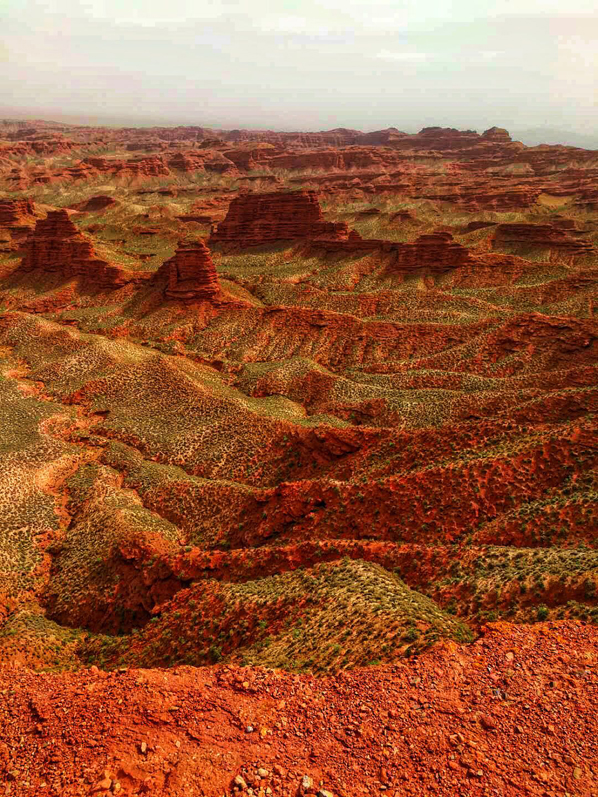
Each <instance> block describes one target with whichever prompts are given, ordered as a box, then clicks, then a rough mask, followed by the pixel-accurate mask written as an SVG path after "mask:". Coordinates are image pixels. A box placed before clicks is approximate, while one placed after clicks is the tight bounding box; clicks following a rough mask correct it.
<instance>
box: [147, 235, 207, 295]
mask: <svg viewBox="0 0 598 797" xmlns="http://www.w3.org/2000/svg"><path fill="white" fill-rule="evenodd" d="M154 280H155V281H156V282H157V283H161V282H165V283H166V285H165V288H164V295H165V296H166V298H168V299H176V300H177V301H180V302H184V303H191V302H199V301H210V302H215V301H217V300H218V298H219V296H220V293H221V291H220V286H219V284H218V275H217V274H216V269H215V267H214V263H213V262H212V258H211V255H210V250H209V249H208V247H207V246H206V244H205V243H204V242H203V241H202V240H197V241H181V242H180V243H179V245H178V248H177V251H176V254H175V255H174V257H171V258H170V259H169V260H166V261H165V262H164V263H163V264H162V266H161V267H160V269H159V270H158V271H157V273H156V276H155V278H154Z"/></svg>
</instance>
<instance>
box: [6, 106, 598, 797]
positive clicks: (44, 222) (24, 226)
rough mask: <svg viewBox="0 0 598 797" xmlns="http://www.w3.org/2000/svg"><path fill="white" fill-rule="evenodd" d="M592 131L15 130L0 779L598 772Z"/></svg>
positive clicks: (143, 788)
mask: <svg viewBox="0 0 598 797" xmlns="http://www.w3.org/2000/svg"><path fill="white" fill-rule="evenodd" d="M597 304H598V151H589V150H583V149H578V148H574V147H566V146H536V147H526V146H524V145H523V144H522V143H520V142H516V141H512V140H511V137H510V136H509V134H508V132H507V131H506V130H503V129H501V128H497V127H493V128H491V129H489V130H486V131H485V132H483V133H475V132H473V131H457V130H453V129H448V128H440V127H433V128H426V129H424V130H422V131H421V132H420V133H418V134H416V135H407V134H405V133H402V132H401V131H399V130H397V129H395V128H390V129H388V130H382V131H377V132H373V133H361V132H359V131H356V130H347V129H337V130H331V131H326V132H320V133H277V132H273V131H255V130H254V131H247V130H233V131H222V130H219V131H214V130H208V129H205V128H201V127H179V128H139V129H133V128H131V129H122V128H121V129H116V128H90V127H77V126H66V125H61V124H57V123H51V122H43V121H32V122H11V121H4V122H3V123H0V461H1V466H0V503H1V513H0V695H1V698H0V720H1V721H0V794H5V795H11V797H20V795H31V796H32V797H57V796H58V795H68V796H69V797H78V795H91V794H94V795H112V794H121V795H145V794H147V795H156V797H157V796H159V795H168V796H170V797H195V795H206V797H221V796H222V795H238V797H241V795H254V797H266V795H272V797H295V795H316V794H318V795H320V797H330V795H333V797H353V796H354V795H374V794H376V795H378V794H388V795H395V797H399V796H402V795H422V796H423V795H472V797H474V796H477V795H480V796H481V795H488V796H491V795H492V796H494V795H496V796H497V797H503V795H504V796H511V795H513V796H515V795H542V797H556V795H559V797H562V796H563V795H570V797H592V796H594V797H595V795H597V794H598V785H597V784H598V721H597V719H596V689H597V677H596V664H597V662H598V629H597V623H598V604H597V585H598V551H597V547H596V539H597V531H598V523H597V516H598V512H597V502H596V499H597V489H598V477H597V473H596V465H597V462H598V426H597V423H596V413H597V412H598V388H597V384H598V379H597V376H598V307H597Z"/></svg>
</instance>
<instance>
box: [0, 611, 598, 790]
mask: <svg viewBox="0 0 598 797" xmlns="http://www.w3.org/2000/svg"><path fill="white" fill-rule="evenodd" d="M597 663H598V632H597V631H596V629H595V627H591V626H583V625H581V624H578V623H575V622H559V623H542V624H538V625H536V626H534V627H532V628H529V627H518V626H513V625H509V624H506V623H495V624H492V625H490V626H489V627H487V628H485V629H484V631H483V634H482V636H481V637H480V639H478V640H477V641H476V642H475V643H474V644H472V645H470V646H458V645H457V644H455V643H450V642H449V643H444V644H442V645H439V646H437V647H436V648H435V649H434V650H433V651H432V652H430V653H428V654H427V655H425V656H422V657H421V658H419V659H416V660H414V661H405V662H403V661H400V662H397V664H396V665H394V666H387V667H383V668H382V667H379V668H369V669H362V670H353V671H350V672H345V673H341V674H339V675H337V676H335V677H325V678H321V679H317V678H314V677H311V676H309V675H290V674H288V673H283V672H274V671H268V670H264V669H261V668H238V667H227V666H218V667H216V668H212V669H208V668H202V669H196V668H192V667H177V668H174V669H171V670H141V669H126V668H124V669H123V670H122V671H121V670H119V671H114V672H109V673H108V672H102V671H99V670H98V669H97V668H95V667H92V668H91V669H90V670H85V671H83V672H79V673H72V674H62V675H56V674H41V673H40V674H35V673H32V672H31V671H28V670H24V669H21V668H8V669H4V670H3V671H2V673H1V675H0V693H1V694H2V701H1V702H0V720H1V726H0V767H3V768H4V770H3V771H4V780H3V787H2V788H3V791H2V792H0V793H3V794H6V795H12V796H13V797H17V795H19V796H20V795H36V797H38V795H39V797H51V796H52V797H53V796H54V795H72V797H76V796H78V795H89V794H96V795H98V797H102V796H103V797H108V795H112V794H121V795H137V794H139V795H141V794H148V795H168V796H169V797H186V795H206V797H212V796H214V797H215V796H216V795H239V797H240V796H241V795H259V797H264V795H273V796H274V797H276V796H279V797H294V796H295V795H310V794H313V795H315V794H318V795H320V797H327V795H334V797H357V795H374V794H388V795H396V796H397V797H399V796H401V797H402V795H472V797H473V796H474V795H501V796H502V795H504V796H505V797H507V795H509V796H511V795H512V797H519V795H538V796H539V795H542V796H543V797H557V795H558V797H561V795H567V794H569V795H576V796H577V797H593V796H594V795H596V793H598V792H597V784H598V720H597V718H596V711H595V708H596V697H597V694H596V692H597V689H598V679H597V677H596V664H597Z"/></svg>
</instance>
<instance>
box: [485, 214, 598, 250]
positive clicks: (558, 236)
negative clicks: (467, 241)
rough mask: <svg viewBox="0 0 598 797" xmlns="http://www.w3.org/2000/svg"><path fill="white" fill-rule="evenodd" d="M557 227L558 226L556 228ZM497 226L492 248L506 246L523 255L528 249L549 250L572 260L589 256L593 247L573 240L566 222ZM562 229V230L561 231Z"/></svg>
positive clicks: (586, 242) (585, 242)
mask: <svg viewBox="0 0 598 797" xmlns="http://www.w3.org/2000/svg"><path fill="white" fill-rule="evenodd" d="M557 225H558V226H557ZM557 225H554V224H525V223H520V224H499V225H498V226H497V227H496V232H495V233H494V242H493V243H494V247H495V248H501V247H504V246H507V247H508V248H509V249H512V250H513V251H522V252H523V253H525V252H526V251H527V250H528V249H549V250H552V251H554V252H556V253H558V254H561V255H568V256H570V257H572V258H577V257H581V256H582V255H589V254H591V253H592V252H594V247H593V246H592V244H591V243H589V242H588V241H583V240H579V239H576V238H573V237H572V236H571V235H570V234H569V232H568V231H567V228H568V227H570V225H568V224H567V223H566V222H565V223H564V224H563V225H561V224H558V221H557ZM563 227H564V229H563Z"/></svg>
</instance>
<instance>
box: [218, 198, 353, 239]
mask: <svg viewBox="0 0 598 797" xmlns="http://www.w3.org/2000/svg"><path fill="white" fill-rule="evenodd" d="M348 234H349V229H348V227H347V225H346V224H342V223H339V224H331V223H330V222H326V221H325V220H324V217H323V215H322V211H321V209H320V203H319V202H318V196H317V193H316V192H315V191H290V192H288V193H285V192H281V191H272V192H269V193H265V194H260V193H250V194H243V195H241V196H238V197H236V198H235V199H233V200H232V202H231V203H230V205H229V208H228V212H227V214H226V218H225V219H224V221H222V222H221V223H220V224H219V225H218V226H217V228H216V230H215V231H214V232H213V233H212V235H211V236H210V243H212V244H218V243H225V244H237V245H240V246H242V247H248V246H260V245H262V244H266V243H273V242H275V241H292V240H296V239H305V238H309V239H313V238H318V237H323V238H327V239H328V238H331V239H338V240H343V239H344V238H346V237H347V236H348Z"/></svg>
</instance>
